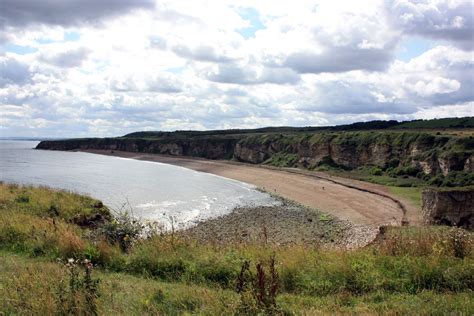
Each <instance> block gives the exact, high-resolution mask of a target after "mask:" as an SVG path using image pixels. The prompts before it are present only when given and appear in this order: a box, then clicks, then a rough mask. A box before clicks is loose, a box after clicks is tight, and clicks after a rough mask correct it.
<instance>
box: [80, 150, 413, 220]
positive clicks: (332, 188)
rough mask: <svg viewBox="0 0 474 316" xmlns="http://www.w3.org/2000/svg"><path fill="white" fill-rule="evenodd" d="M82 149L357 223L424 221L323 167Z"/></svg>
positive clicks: (383, 191) (376, 188)
mask: <svg viewBox="0 0 474 316" xmlns="http://www.w3.org/2000/svg"><path fill="white" fill-rule="evenodd" d="M79 151H81V152H87V153H93V154H101V155H107V156H115V157H121V158H129V159H136V160H143V161H151V162H159V163H165V164H171V165H175V166H180V167H185V168H188V169H192V170H196V171H200V172H206V173H210V174H214V175H218V176H222V177H225V178H229V179H233V180H237V181H242V182H246V183H249V184H253V185H255V186H256V187H257V188H261V189H263V190H264V191H267V192H269V193H272V194H275V195H278V196H281V197H283V198H284V199H287V200H291V201H296V202H297V203H300V204H301V205H304V206H306V207H310V208H315V209H318V210H321V211H322V212H325V213H328V214H330V215H332V216H335V217H337V218H339V219H341V220H346V221H349V222H351V223H353V224H355V225H378V226H383V225H395V226H399V225H401V224H402V221H404V220H407V221H408V222H409V223H410V224H414V225H416V224H418V223H419V221H420V212H419V210H417V209H416V207H414V206H412V205H410V203H408V201H401V200H402V199H400V198H398V197H395V196H393V195H391V194H389V193H388V190H387V188H386V187H384V186H381V185H376V184H372V183H367V182H362V181H357V180H352V179H347V178H341V177H334V176H329V175H326V174H324V173H322V172H311V171H306V170H301V169H294V168H275V167H270V166H261V165H249V164H244V163H240V162H235V161H222V160H208V159H202V158H194V157H177V156H164V155H157V154H148V153H137V152H123V151H110V150H79ZM404 213H406V214H404Z"/></svg>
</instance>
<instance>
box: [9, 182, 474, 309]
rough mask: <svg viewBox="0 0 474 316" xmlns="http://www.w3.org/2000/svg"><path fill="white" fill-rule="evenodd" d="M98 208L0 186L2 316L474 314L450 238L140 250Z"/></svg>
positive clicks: (406, 232)
mask: <svg viewBox="0 0 474 316" xmlns="http://www.w3.org/2000/svg"><path fill="white" fill-rule="evenodd" d="M97 203H98V202H97V201H95V200H93V199H90V198H88V197H81V196H78V195H75V194H71V193H67V192H62V191H52V190H50V189H46V188H33V187H20V186H15V185H5V184H2V185H0V216H1V218H0V266H1V267H2V268H1V270H0V284H1V286H0V310H2V312H4V313H6V314H56V313H58V314H61V313H62V314H96V313H98V314H127V315H130V314H144V313H145V314H146V313H150V314H153V313H155V314H182V313H202V314H207V315H215V314H239V313H243V314H259V313H260V314H262V313H275V314H280V313H283V314H294V313H297V314H300V313H301V314H305V313H306V314H308V313H309V314H314V313H391V314H392V313H393V314H406V313H412V312H413V308H414V306H416V311H417V313H418V314H444V313H455V314H472V313H473V312H474V303H473V302H474V299H473V298H474V294H473V289H474V249H473V244H474V243H473V240H472V238H473V237H472V234H470V233H467V232H464V231H462V230H459V229H451V228H443V227H430V228H403V229H401V228H393V229H389V230H387V232H386V234H385V237H384V239H383V240H382V241H381V242H379V243H377V244H374V245H372V246H370V247H367V248H364V249H359V250H356V251H343V250H331V249H321V248H318V247H316V246H315V247H308V246H300V245H292V246H285V247H283V246H276V245H267V244H228V245H217V243H216V244H213V243H209V244H197V243H196V242H194V241H193V240H190V239H189V238H187V237H186V236H185V235H182V234H176V233H174V234H173V233H172V234H165V235H159V234H150V233H149V234H145V235H144V237H143V238H141V239H139V238H138V235H139V234H137V233H136V232H137V231H138V230H140V227H139V226H137V225H136V223H134V222H133V219H131V218H127V217H120V218H118V219H115V220H113V219H109V218H110V215H107V214H106V208H104V207H103V206H102V207H100V208H99V207H95V206H96V205H97ZM52 204H54V205H55V207H56V211H55V212H51V211H50V206H51V205H52ZM81 210H83V213H81ZM94 212H95V213H96V214H101V217H100V218H105V219H106V220H103V221H102V220H101V221H96V222H94V225H82V226H79V225H78V224H77V223H75V221H76V220H75V219H76V218H78V217H81V216H83V217H87V218H89V222H88V223H89V224H90V221H91V220H92V218H93V219H97V218H98V217H96V216H92V215H93V214H94ZM58 214H59V215H58ZM81 224H83V222H81ZM142 228H143V227H142ZM141 234H142V235H143V234H144V230H143V229H142V230H141ZM124 241H126V247H123V245H122V243H123V242H124ZM70 258H74V260H73V261H71V260H68V259H70ZM58 260H60V262H58ZM88 260H90V261H88ZM92 264H93V266H92Z"/></svg>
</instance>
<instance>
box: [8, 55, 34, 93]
mask: <svg viewBox="0 0 474 316" xmlns="http://www.w3.org/2000/svg"><path fill="white" fill-rule="evenodd" d="M31 77H32V73H31V71H30V69H29V66H28V65H27V64H26V63H23V62H20V61H18V60H16V59H15V58H12V57H8V56H0V87H4V86H6V85H20V86H21V85H24V84H27V83H29V82H30V81H31Z"/></svg>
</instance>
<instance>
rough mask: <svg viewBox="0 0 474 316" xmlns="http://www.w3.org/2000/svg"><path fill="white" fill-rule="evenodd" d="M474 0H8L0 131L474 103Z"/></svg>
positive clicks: (356, 114)
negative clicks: (473, 1) (473, 0)
mask: <svg viewBox="0 0 474 316" xmlns="http://www.w3.org/2000/svg"><path fill="white" fill-rule="evenodd" d="M473 15H474V13H473V3H472V1H470V0H432V1H426V0H414V1H409V0H378V1H340V0H331V1H328V0H325V1H307V0H293V1H279V0H272V1H268V0H240V1H231V0H207V1H206V0H193V1H184V0H182V1H181V0H173V1H167V0H164V1H160V0H157V1H155V0H102V1H97V0H42V1H38V0H0V137H15V136H16V137H84V136H98V137H100V136H119V135H123V134H126V133H129V132H134V131H142V130H184V129H193V130H208V129H226V128H255V127H263V126H322V125H336V124H345V123H351V122H356V121H369V120H376V119H381V120H389V119H396V120H411V119H428V118H440V117H456V116H458V117H459V116H474V71H473V70H474V53H473V51H474V23H473Z"/></svg>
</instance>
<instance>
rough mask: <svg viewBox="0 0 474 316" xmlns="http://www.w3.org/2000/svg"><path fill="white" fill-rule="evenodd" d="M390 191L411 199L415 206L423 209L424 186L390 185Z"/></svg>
mask: <svg viewBox="0 0 474 316" xmlns="http://www.w3.org/2000/svg"><path fill="white" fill-rule="evenodd" d="M388 189H389V191H390V193H392V194H395V195H397V196H399V197H402V198H406V199H407V200H409V201H411V202H412V203H413V205H414V206H416V207H417V208H418V209H420V210H421V192H422V191H423V188H422V187H406V188H404V187H393V186H391V187H389V188H388Z"/></svg>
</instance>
